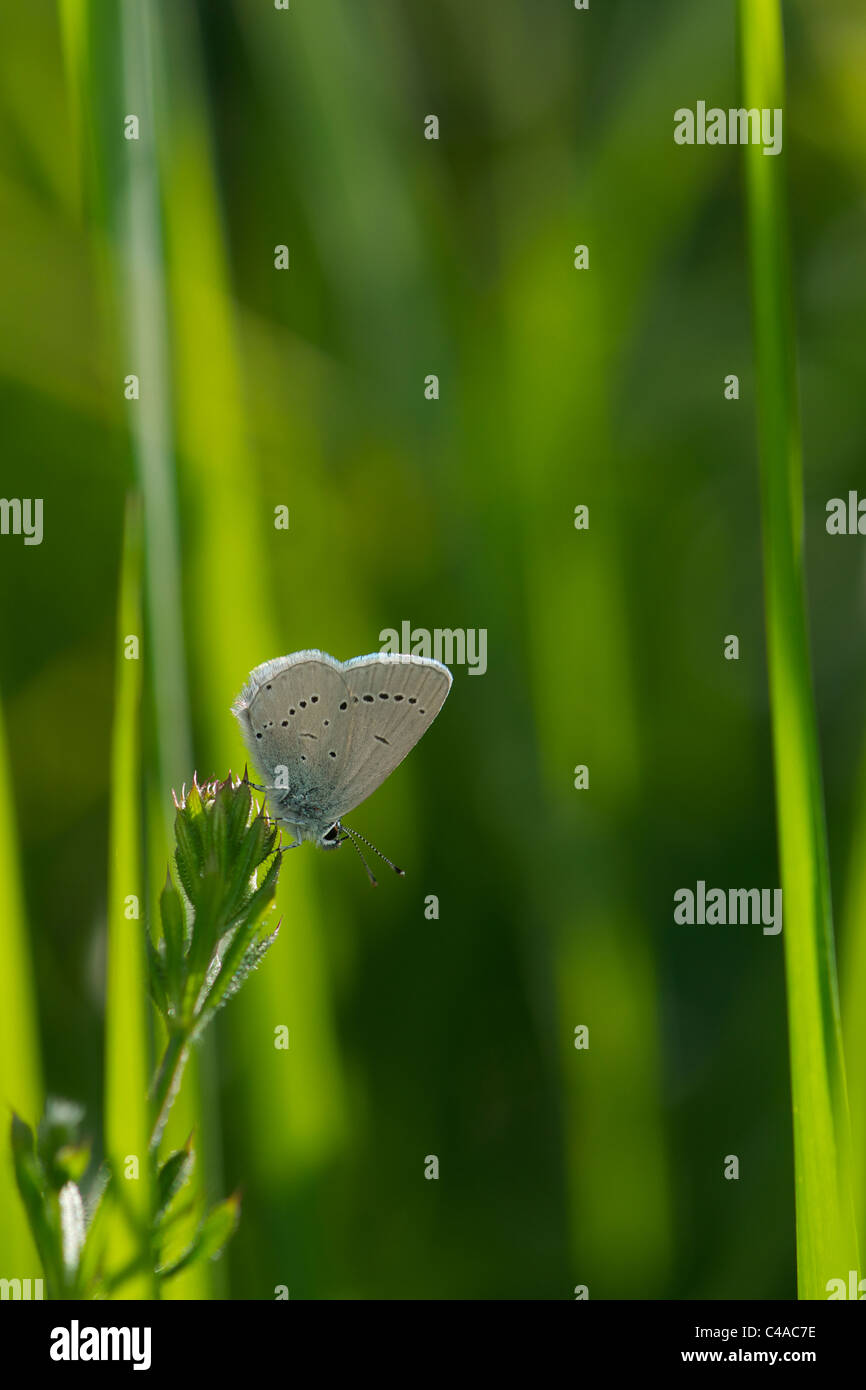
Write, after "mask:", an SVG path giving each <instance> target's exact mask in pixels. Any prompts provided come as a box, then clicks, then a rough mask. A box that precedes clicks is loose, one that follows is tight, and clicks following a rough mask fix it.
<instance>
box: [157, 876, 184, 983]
mask: <svg viewBox="0 0 866 1390" xmlns="http://www.w3.org/2000/svg"><path fill="white" fill-rule="evenodd" d="M159 912H160V917H161V919H162V933H163V937H164V939H165V975H166V991H167V994H168V997H169V999H170V1000H171V1001H172V1003H174V1004H177V1003H178V1002H179V1001H180V995H181V986H182V982H183V966H184V955H185V952H186V946H187V925H186V912H185V911H184V905H183V899H182V898H181V895H180V893H179V892H178V890H177V888H176V887H175V885H174V883H173V882H172V879H171V875H170V874H168V873H167V874H166V877H165V887H164V888H163V890H162V893H161V895H160V899H159Z"/></svg>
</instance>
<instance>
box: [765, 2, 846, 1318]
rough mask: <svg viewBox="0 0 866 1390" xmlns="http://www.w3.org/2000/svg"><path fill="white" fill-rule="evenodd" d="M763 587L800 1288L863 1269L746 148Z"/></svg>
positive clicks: (768, 180)
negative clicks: (779, 879) (860, 1257)
mask: <svg viewBox="0 0 866 1390" xmlns="http://www.w3.org/2000/svg"><path fill="white" fill-rule="evenodd" d="M740 34H741V67H742V80H743V96H744V105H745V106H746V107H749V108H753V107H754V108H758V109H765V108H769V109H777V108H778V109H780V110H781V109H787V108H786V103H785V52H784V37H783V26H782V11H781V5H780V3H779V0H740ZM744 157H745V164H746V192H747V211H748V224H749V226H748V230H749V248H750V261H751V273H752V303H753V321H754V338H755V361H756V366H757V382H758V392H757V397H758V422H759V434H760V456H761V503H762V522H763V542H764V598H765V609H766V631H767V657H768V668H769V677H770V707H771V717H772V727H773V755H774V772H775V783H776V814H777V821H778V840H779V860H780V867H781V877H782V889H783V893H784V904H785V921H784V948H785V973H786V985H787V993H788V1028H789V1042H790V1053H791V1097H792V1111H793V1129H794V1179H795V1195H796V1221H795V1225H796V1236H797V1273H798V1292H799V1297H800V1298H801V1299H825V1298H826V1296H827V1284H828V1281H829V1280H830V1279H834V1278H845V1277H846V1272H847V1271H848V1270H850V1269H857V1268H858V1267H859V1258H858V1250H857V1234H856V1223H855V1217H854V1201H853V1178H852V1168H851V1153H850V1132H849V1117H848V1107H847V1097H846V1088H845V1064H844V1058H843V1053H842V1035H841V1023H840V1015H839V1000H838V988H837V983H836V954H835V944H834V935H833V919H832V911H831V903H830V873H829V863H828V861H829V855H828V848H827V832H826V826H825V820H824V797H823V787H822V780H821V763H820V755H819V746H818V730H817V720H816V714H815V703H814V694H813V689H812V672H811V659H810V652H809V637H808V627H807V609H806V586H805V571H804V562H803V459H802V444H801V430H800V412H799V401H798V393H797V392H798V388H797V355H796V327H795V315H794V307H793V302H792V292H791V274H790V258H789V246H788V218H787V207H786V177H787V171H786V158H785V155H784V152H783V153H782V154H781V155H780V156H779V157H777V158H773V159H765V158H764V157H763V151H762V149H761V147H760V146H758V145H747V146H746V147H745V150H744Z"/></svg>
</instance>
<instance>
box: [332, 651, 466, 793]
mask: <svg viewBox="0 0 866 1390" xmlns="http://www.w3.org/2000/svg"><path fill="white" fill-rule="evenodd" d="M343 677H344V679H345V681H346V685H347V688H348V692H349V699H350V705H349V708H350V709H351V710H352V711H353V714H352V718H351V724H350V729H349V744H348V748H347V750H346V756H345V760H344V762H343V763H341V764H340V769H339V770H340V777H339V780H338V782H337V784H336V785H335V787H334V802H333V808H334V816H335V818H336V819H339V818H340V817H342V816H345V815H348V813H349V812H350V811H353V810H354V809H355V807H356V806H359V805H360V803H361V802H362V801H365V800H366V798H367V797H368V796H369V795H370V794H371V793H372V792H374V791H375V790H376V788H377V787H378V786H381V784H382V783H383V782H384V780H385V778H386V777H388V776H389V775H390V774H391V773H392V772H393V771H394V768H395V767H397V766H398V765H399V764H400V763H401V762H402V761H403V759H404V758H405V757H406V755H407V753H409V752H411V750H412V749H413V748H414V747H415V744H416V743H417V742H418V740H419V739H420V737H421V735H422V734H423V733H425V732H426V730H427V729H429V727H430V725H431V724H432V723H433V720H434V719H435V718H436V715H437V714H438V713H439V711H440V709H441V708H442V705H443V704H444V702H445V697H446V695H447V694H448V691H449V690H450V688H451V672H450V671H449V670H448V668H447V667H446V666H443V665H441V663H440V662H438V661H430V660H428V659H426V658H424V657H419V656H400V655H396V654H395V655H388V654H381V653H379V654H376V655H373V656H359V657H356V658H355V659H354V660H353V661H347V662H346V663H345V665H344V666H343Z"/></svg>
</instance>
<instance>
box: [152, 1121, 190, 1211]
mask: <svg viewBox="0 0 866 1390" xmlns="http://www.w3.org/2000/svg"><path fill="white" fill-rule="evenodd" d="M190 1142H191V1141H188V1143H187V1147H186V1148H185V1149H176V1150H175V1151H174V1153H171V1154H169V1156H168V1158H167V1159H166V1160H165V1162H164V1163H163V1165H162V1167H161V1168H160V1170H159V1176H158V1178H157V1200H156V1211H155V1213H154V1218H153V1219H154V1223H155V1224H158V1223H159V1222H160V1221H161V1220H162V1219H163V1217H164V1216H165V1214H166V1212H167V1211H168V1208H169V1206H170V1205H171V1203H172V1201H173V1200H174V1198H175V1197H176V1196H177V1194H178V1192H180V1191H181V1190H182V1188H184V1187H185V1186H186V1184H187V1183H188V1181H189V1179H190V1177H191V1176H192V1170H193V1166H194V1164H195V1155H194V1154H193V1152H192V1148H191V1147H190Z"/></svg>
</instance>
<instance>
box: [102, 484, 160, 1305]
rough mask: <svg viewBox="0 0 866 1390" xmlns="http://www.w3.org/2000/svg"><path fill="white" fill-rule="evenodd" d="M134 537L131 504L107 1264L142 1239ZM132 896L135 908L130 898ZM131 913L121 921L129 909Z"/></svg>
mask: <svg viewBox="0 0 866 1390" xmlns="http://www.w3.org/2000/svg"><path fill="white" fill-rule="evenodd" d="M142 558H143V557H142V539H141V519H140V512H139V507H138V503H137V499H134V498H131V499H130V501H129V503H128V506H127V518H126V532H125V540H124V553H123V570H122V575H121V585H120V604H119V609H118V628H117V678H116V693H115V710H114V729H113V734H112V750H111V826H110V839H109V880H108V968H107V980H106V1010H105V1148H106V1155H107V1157H108V1159H109V1161H110V1162H111V1165H112V1170H113V1172H114V1174H115V1183H116V1188H115V1191H117V1192H119V1193H120V1194H121V1196H122V1199H123V1200H122V1204H121V1205H122V1211H123V1217H122V1218H121V1219H118V1220H117V1221H115V1223H114V1224H113V1227H112V1232H111V1237H110V1241H109V1255H110V1258H111V1260H112V1264H113V1265H114V1266H123V1265H125V1264H126V1263H127V1261H130V1260H132V1259H133V1258H134V1256H135V1254H136V1253H137V1251H139V1250H140V1249H141V1244H142V1241H143V1240H146V1239H147V1238H148V1234H149V1222H150V1206H151V1195H150V1163H149V1159H148V1133H149V1112H148V1101H147V1092H148V1087H149V1085H150V1048H149V1038H148V1013H147V1010H148V1003H147V1000H148V989H147V977H146V962H145V953H144V931H145V924H144V920H143V903H144V891H143V880H142V864H141V754H140V747H141V741H140V739H141V733H140V721H141V694H142V661H141V654H140V649H139V653H138V654H137V655H136V656H135V657H133V658H129V657H127V654H126V653H127V642H128V639H129V638H130V637H132V636H134V637H136V638H137V639H138V642H139V648H140V644H141V635H142V617H143V615H142V608H141V583H142ZM133 897H134V899H135V900H136V903H135V907H134V908H133V906H132V905H131V903H130V899H131V898H133ZM133 910H134V911H135V913H136V915H135V916H133V917H130V916H129V915H128V912H129V911H133ZM130 1156H135V1158H137V1160H138V1177H137V1178H132V1177H129V1178H127V1176H126V1173H125V1165H126V1160H127V1159H128V1158H129V1157H130ZM153 1296H154V1281H153V1277H152V1275H150V1274H148V1273H142V1274H138V1275H136V1276H135V1277H134V1278H131V1279H129V1280H128V1281H127V1282H126V1283H125V1284H124V1285H123V1297H124V1298H152V1297H153Z"/></svg>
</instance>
